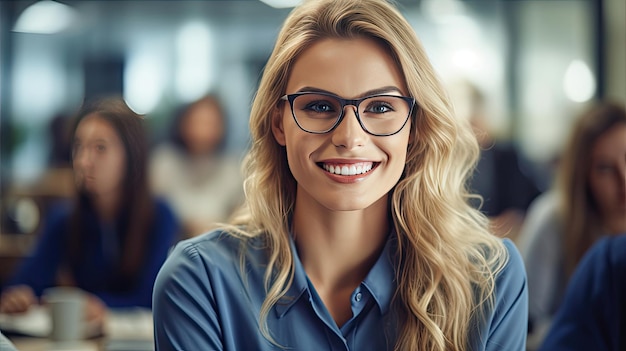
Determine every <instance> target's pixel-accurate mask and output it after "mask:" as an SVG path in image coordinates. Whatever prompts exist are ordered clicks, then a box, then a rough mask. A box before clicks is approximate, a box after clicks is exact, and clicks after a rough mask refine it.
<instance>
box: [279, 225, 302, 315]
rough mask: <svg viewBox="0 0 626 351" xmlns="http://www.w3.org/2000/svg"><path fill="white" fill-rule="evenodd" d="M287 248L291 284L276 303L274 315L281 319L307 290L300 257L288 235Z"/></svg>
mask: <svg viewBox="0 0 626 351" xmlns="http://www.w3.org/2000/svg"><path fill="white" fill-rule="evenodd" d="M289 246H290V247H291V255H292V257H293V266H294V273H293V282H292V283H291V286H290V287H289V289H288V290H287V293H286V294H285V296H283V297H282V298H281V299H280V300H279V301H278V302H277V303H276V308H275V310H276V315H277V317H278V318H282V317H283V316H284V315H285V314H287V312H289V309H290V308H291V307H292V306H293V305H294V304H295V303H296V302H297V301H298V300H299V299H300V297H301V296H302V294H303V293H304V291H305V290H306V289H307V278H306V273H305V272H304V267H303V266H302V262H300V256H298V250H296V243H295V242H294V241H293V237H292V236H291V235H289Z"/></svg>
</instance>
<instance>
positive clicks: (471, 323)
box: [153, 0, 527, 351]
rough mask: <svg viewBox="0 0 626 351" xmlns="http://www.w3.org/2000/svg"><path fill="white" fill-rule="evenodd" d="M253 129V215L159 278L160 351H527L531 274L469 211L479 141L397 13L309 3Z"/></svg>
mask: <svg viewBox="0 0 626 351" xmlns="http://www.w3.org/2000/svg"><path fill="white" fill-rule="evenodd" d="M250 128H251V135H252V147H251V150H250V152H249V154H248V155H247V158H246V160H245V164H244V171H245V172H246V180H245V190H246V204H245V205H246V206H245V208H244V209H243V210H242V212H241V213H240V215H239V217H237V218H236V219H234V220H233V222H232V223H231V225H229V226H225V227H224V228H221V229H219V230H216V231H214V232H212V233H208V234H205V235H202V236H199V237H196V238H193V239H190V240H187V241H184V242H183V243H181V244H179V245H178V246H177V248H176V249H175V250H174V251H173V253H172V254H171V256H170V257H169V258H168V260H167V261H166V263H165V265H164V266H163V268H162V269H161V271H160V272H159V276H158V278H157V282H156V284H155V290H154V297H153V303H154V318H155V337H156V347H157V349H158V350H173V349H175V350H188V349H199V348H200V349H211V350H274V349H276V348H284V349H294V350H329V349H332V350H441V351H443V350H520V351H521V350H524V348H525V337H526V323H527V319H526V318H527V316H526V313H527V292H526V281H525V276H524V271H523V264H522V262H521V259H520V257H519V254H518V252H517V251H516V249H515V247H514V246H513V244H512V243H511V242H510V241H509V240H502V239H499V238H497V237H495V236H494V235H492V234H490V233H489V232H488V230H487V220H486V218H485V217H484V216H483V215H481V214H480V212H478V211H476V210H475V209H473V208H472V207H471V206H470V205H469V204H468V201H467V200H468V198H469V197H471V195H470V194H468V193H467V191H466V188H465V182H466V178H467V175H468V172H469V171H470V169H471V167H472V166H473V164H474V163H475V162H476V159H477V156H478V145H477V142H476V139H475V138H474V137H473V135H472V132H471V130H470V128H469V125H468V124H461V122H460V119H457V118H455V116H454V115H453V114H452V109H451V106H450V103H449V102H448V101H447V99H446V93H445V92H444V91H443V90H442V88H441V85H440V84H439V82H438V80H437V77H436V76H435V74H434V71H433V68H432V66H431V64H430V63H429V61H428V59H427V55H426V53H425V52H424V49H423V48H422V47H421V45H420V43H419V41H418V39H417V38H416V36H415V33H414V31H413V29H412V28H411V26H410V25H409V24H408V23H407V22H406V20H405V19H404V18H403V17H402V16H401V15H400V14H399V12H398V11H397V10H396V9H395V8H394V7H392V6H391V5H390V4H389V3H387V2H386V1H384V0H345V1H334V0H311V1H304V2H303V3H302V4H301V5H300V6H298V7H296V9H294V10H293V11H292V13H291V14H290V16H289V17H288V18H287V20H286V22H285V23H284V25H283V28H282V30H281V32H280V34H279V36H278V40H277V42H276V45H275V47H274V51H273V53H272V55H271V57H270V59H269V61H268V63H267V65H266V67H265V71H264V74H263V77H262V79H261V82H260V86H259V90H258V92H257V94H256V97H255V100H254V104H253V106H252V113H251V117H250ZM496 311H497V313H496Z"/></svg>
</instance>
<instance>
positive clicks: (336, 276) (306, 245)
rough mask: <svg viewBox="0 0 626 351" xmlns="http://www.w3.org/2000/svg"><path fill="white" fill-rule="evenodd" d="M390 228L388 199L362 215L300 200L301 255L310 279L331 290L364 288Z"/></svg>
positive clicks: (296, 224)
mask: <svg viewBox="0 0 626 351" xmlns="http://www.w3.org/2000/svg"><path fill="white" fill-rule="evenodd" d="M311 204H312V205H311ZM389 227H390V224H389V215H388V206H387V198H386V197H385V198H383V199H381V200H379V201H378V202H376V203H374V204H373V205H371V206H370V207H368V208H367V209H363V210H358V211H330V210H328V209H326V208H324V207H323V206H320V205H319V204H318V203H312V202H311V201H308V202H307V204H303V203H299V202H298V201H297V200H296V207H295V211H294V217H293V234H294V240H295V243H296V247H297V249H298V255H299V257H300V259H301V261H302V265H303V266H304V269H305V271H306V272H307V275H308V276H309V278H310V279H311V280H312V281H313V282H317V283H318V285H320V286H325V287H327V288H329V289H331V290H332V289H335V288H338V287H341V286H344V285H349V286H354V287H356V286H357V285H358V284H360V282H361V281H362V280H363V279H364V278H365V276H366V275H367V273H368V272H369V270H370V269H371V267H372V265H373V264H374V263H375V262H376V259H377V258H378V256H379V255H380V252H381V250H382V248H383V247H384V245H385V242H386V238H387V235H388V233H389Z"/></svg>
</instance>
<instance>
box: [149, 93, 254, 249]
mask: <svg viewBox="0 0 626 351" xmlns="http://www.w3.org/2000/svg"><path fill="white" fill-rule="evenodd" d="M226 131H227V120H226V116H225V114H224V110H223V108H222V105H221V103H220V101H219V100H218V98H217V97H216V96H214V95H207V96H205V97H203V98H202V99H200V100H198V101H195V102H193V103H191V104H189V105H187V106H185V107H183V108H182V109H181V111H180V112H179V113H178V114H177V115H176V117H175V119H174V121H173V125H172V128H171V133H172V135H171V138H170V140H169V141H168V142H166V143H163V144H162V145H159V146H158V147H157V148H156V149H155V150H154V151H153V153H152V157H151V161H150V180H151V186H152V190H153V191H154V192H155V193H156V194H158V195H159V196H162V197H163V198H165V199H167V201H168V203H170V204H171V205H172V208H173V209H174V211H175V212H176V215H177V217H178V218H180V219H181V222H182V225H183V231H184V232H183V236H185V237H189V236H194V235H197V234H201V233H203V232H205V231H208V230H209V229H211V228H212V227H213V226H214V223H215V222H224V221H226V220H227V219H228V217H229V216H230V215H231V213H232V212H233V210H234V209H235V208H236V207H237V206H238V205H240V204H241V202H242V201H243V185H242V178H241V172H240V160H239V159H238V158H236V157H232V156H231V155H229V154H227V153H226V151H225V149H226V135H227V133H226Z"/></svg>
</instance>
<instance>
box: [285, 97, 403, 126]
mask: <svg viewBox="0 0 626 351" xmlns="http://www.w3.org/2000/svg"><path fill="white" fill-rule="evenodd" d="M280 99H281V100H285V101H289V105H290V106H291V115H292V116H293V119H294V120H295V121H296V124H297V125H298V127H300V129H302V130H303V131H305V132H308V133H313V134H325V133H329V132H331V131H332V130H334V129H335V128H337V126H338V125H339V124H340V123H341V121H342V120H343V117H344V116H345V111H344V108H345V107H346V106H348V105H349V106H354V108H355V109H354V112H355V115H356V118H357V120H358V121H359V124H360V125H361V128H363V130H364V131H365V132H367V133H368V134H371V135H375V136H390V135H394V134H396V133H398V132H400V131H401V130H402V128H404V126H405V125H406V122H407V121H408V120H409V117H410V116H411V111H413V107H414V106H415V99H414V98H412V97H407V96H399V95H386V94H381V95H372V96H366V97H363V98H360V99H356V100H349V99H343V98H341V97H339V96H337V95H334V94H329V93H323V92H301V93H296V94H288V95H285V96H283V97H281V98H280Z"/></svg>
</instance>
